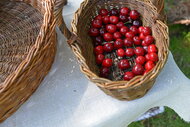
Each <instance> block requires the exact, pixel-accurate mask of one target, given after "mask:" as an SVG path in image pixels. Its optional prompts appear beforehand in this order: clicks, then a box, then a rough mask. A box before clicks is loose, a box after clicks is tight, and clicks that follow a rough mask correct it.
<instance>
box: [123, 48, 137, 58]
mask: <svg viewBox="0 0 190 127" xmlns="http://www.w3.org/2000/svg"><path fill="white" fill-rule="evenodd" d="M134 54H135V53H134V50H133V49H132V48H127V49H126V51H125V55H126V56H128V57H132V56H134Z"/></svg>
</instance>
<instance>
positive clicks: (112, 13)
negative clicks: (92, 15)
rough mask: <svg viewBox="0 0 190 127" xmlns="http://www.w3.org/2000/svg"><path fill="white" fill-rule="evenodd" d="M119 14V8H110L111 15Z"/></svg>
mask: <svg viewBox="0 0 190 127" xmlns="http://www.w3.org/2000/svg"><path fill="white" fill-rule="evenodd" d="M118 14H119V10H118V9H116V8H113V9H111V10H110V15H114V16H117V15H118Z"/></svg>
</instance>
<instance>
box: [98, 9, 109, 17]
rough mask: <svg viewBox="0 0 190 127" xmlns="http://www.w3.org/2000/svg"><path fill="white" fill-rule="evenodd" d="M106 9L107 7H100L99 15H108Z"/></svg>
mask: <svg viewBox="0 0 190 127" xmlns="http://www.w3.org/2000/svg"><path fill="white" fill-rule="evenodd" d="M108 13H109V12H108V10H107V9H100V12H99V14H100V15H102V16H106V15H108Z"/></svg>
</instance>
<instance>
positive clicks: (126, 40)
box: [124, 38, 134, 47]
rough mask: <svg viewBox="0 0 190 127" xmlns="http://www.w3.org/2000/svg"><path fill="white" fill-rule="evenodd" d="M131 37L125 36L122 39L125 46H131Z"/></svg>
mask: <svg viewBox="0 0 190 127" xmlns="http://www.w3.org/2000/svg"><path fill="white" fill-rule="evenodd" d="M133 43H134V42H133V39H131V38H126V39H124V45H125V46H126V47H132V46H133Z"/></svg>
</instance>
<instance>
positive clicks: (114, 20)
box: [110, 16, 119, 24]
mask: <svg viewBox="0 0 190 127" xmlns="http://www.w3.org/2000/svg"><path fill="white" fill-rule="evenodd" d="M118 22H119V18H118V17H117V16H110V23H112V24H117V23H118Z"/></svg>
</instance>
